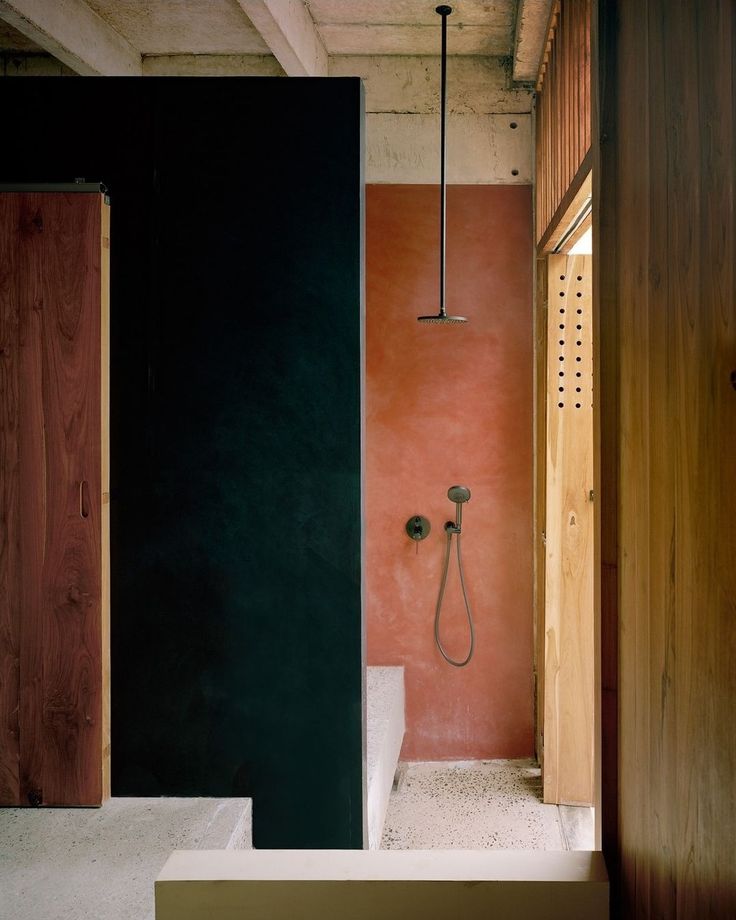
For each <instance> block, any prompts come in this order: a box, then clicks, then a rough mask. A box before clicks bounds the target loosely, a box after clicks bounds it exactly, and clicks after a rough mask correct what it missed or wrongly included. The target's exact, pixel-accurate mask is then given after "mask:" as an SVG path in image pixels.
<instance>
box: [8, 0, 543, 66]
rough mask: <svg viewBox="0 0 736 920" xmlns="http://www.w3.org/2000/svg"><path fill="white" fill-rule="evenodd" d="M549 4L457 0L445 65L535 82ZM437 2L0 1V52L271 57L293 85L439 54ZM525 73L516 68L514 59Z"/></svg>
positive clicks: (76, 57) (123, 61)
mask: <svg viewBox="0 0 736 920" xmlns="http://www.w3.org/2000/svg"><path fill="white" fill-rule="evenodd" d="M551 2H552V0H455V2H454V3H453V4H451V5H452V6H453V13H452V14H451V15H450V17H449V18H448V26H449V34H448V49H449V53H450V54H451V55H460V56H482V57H495V58H499V57H500V58H508V57H511V56H514V58H515V61H514V64H515V77H516V79H520V80H525V81H529V80H533V79H534V77H535V76H536V71H535V67H536V64H535V59H536V61H537V62H538V60H539V57H541V51H542V48H541V45H542V43H543V41H544V39H545V38H546V25H547V20H548V17H549V9H550V6H551ZM435 6H436V0H63V2H57V0H0V19H2V20H4V21H5V23H6V25H5V26H3V27H2V28H0V50H2V49H5V50H8V49H12V50H25V51H43V50H45V51H48V52H49V53H51V54H52V55H54V56H55V57H57V58H58V59H59V60H61V61H63V62H64V63H65V64H67V65H68V66H69V67H71V68H72V69H73V70H75V71H76V72H78V73H83V74H93V73H102V74H137V73H143V72H144V67H143V65H142V59H145V58H148V57H152V56H154V57H155V56H161V55H260V56H271V55H272V56H274V57H275V58H276V59H277V61H278V63H279V64H280V66H281V67H282V68H283V71H284V72H285V73H286V74H288V75H290V76H300V75H308V76H320V75H326V74H327V73H328V72H329V68H328V60H329V58H330V57H336V56H343V55H352V56H356V55H357V56H360V55H365V56H381V55H394V56H395V55H402V56H422V55H436V54H438V53H439V42H440V35H439V23H440V19H439V17H438V16H437V14H436V13H435ZM520 51H521V55H522V57H523V66H522V67H517V66H516V65H517V63H519V62H518V61H517V60H516V58H517V57H518V56H519V52H520Z"/></svg>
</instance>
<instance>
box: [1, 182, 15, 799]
mask: <svg viewBox="0 0 736 920" xmlns="http://www.w3.org/2000/svg"><path fill="white" fill-rule="evenodd" d="M19 204H20V200H19V196H17V195H0V227H2V228H6V227H15V226H17V224H18V210H19ZM17 261H18V251H17V247H16V246H15V245H14V237H13V235H12V234H11V233H7V232H0V805H13V804H16V803H17V802H19V801H20V776H19V756H20V746H19V729H18V694H19V666H20V613H19V594H18V592H19V587H20V584H19V579H18V573H19V572H20V559H19V551H20V547H19V544H18V530H19V509H20V501H19V491H18V487H19V482H18V447H19V445H18V411H19V400H20V393H19V388H18V360H19V349H18V308H17V297H16V296H15V284H16V279H17V270H18V266H17Z"/></svg>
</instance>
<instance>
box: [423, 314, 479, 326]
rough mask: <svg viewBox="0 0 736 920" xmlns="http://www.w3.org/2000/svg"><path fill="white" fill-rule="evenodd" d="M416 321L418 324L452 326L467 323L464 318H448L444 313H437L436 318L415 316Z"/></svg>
mask: <svg viewBox="0 0 736 920" xmlns="http://www.w3.org/2000/svg"><path fill="white" fill-rule="evenodd" d="M417 320H418V321H419V322H420V323H440V324H443V323H444V324H448V325H449V324H452V323H467V319H466V318H465V317H464V316H448V315H447V314H446V313H439V314H437V315H436V316H417Z"/></svg>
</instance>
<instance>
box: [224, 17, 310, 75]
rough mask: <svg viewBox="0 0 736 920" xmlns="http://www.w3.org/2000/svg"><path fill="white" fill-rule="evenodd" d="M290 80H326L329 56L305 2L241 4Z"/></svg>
mask: <svg viewBox="0 0 736 920" xmlns="http://www.w3.org/2000/svg"><path fill="white" fill-rule="evenodd" d="M238 3H239V4H240V6H241V7H242V8H243V11H244V12H245V14H246V15H247V16H248V18H249V19H250V21H251V22H252V23H253V25H254V26H255V27H256V29H257V30H258V31H259V32H260V33H261V37H262V38H263V40H264V41H265V42H266V44H267V45H268V47H269V48H270V49H271V51H272V52H273V54H274V56H275V58H276V60H277V61H278V62H279V64H281V66H282V67H283V68H284V72H285V73H286V75H287V76H289V77H326V76H327V52H326V51H325V46H324V45H323V44H322V39H321V38H320V36H319V32H318V31H317V29H316V27H315V25H314V22H313V21H312V17H311V16H310V15H309V11H308V10H307V8H306V7H305V6H304V3H303V2H302V0H238Z"/></svg>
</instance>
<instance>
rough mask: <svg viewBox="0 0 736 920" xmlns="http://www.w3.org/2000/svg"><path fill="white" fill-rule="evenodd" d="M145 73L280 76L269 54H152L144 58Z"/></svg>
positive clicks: (162, 74) (145, 75) (200, 75)
mask: <svg viewBox="0 0 736 920" xmlns="http://www.w3.org/2000/svg"><path fill="white" fill-rule="evenodd" d="M143 76H144V77H283V76H285V74H284V69H283V67H282V66H281V64H279V62H278V61H277V60H276V58H275V57H274V56H273V55H272V54H154V55H148V56H146V57H144V58H143Z"/></svg>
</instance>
